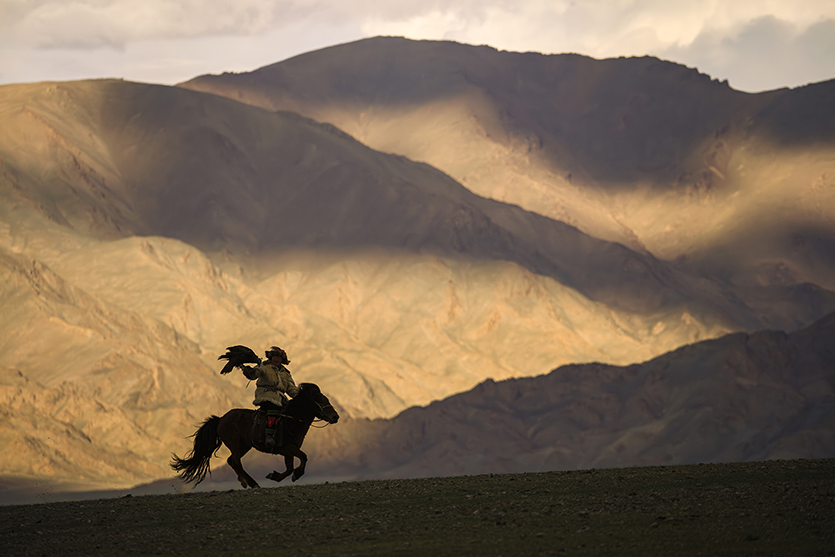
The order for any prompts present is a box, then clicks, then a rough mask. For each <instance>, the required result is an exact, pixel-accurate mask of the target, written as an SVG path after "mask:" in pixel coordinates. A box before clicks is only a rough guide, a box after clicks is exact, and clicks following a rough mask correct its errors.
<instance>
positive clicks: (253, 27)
mask: <svg viewBox="0 0 836 557" xmlns="http://www.w3.org/2000/svg"><path fill="white" fill-rule="evenodd" d="M833 12H834V5H833V2H832V0H804V1H802V2H787V1H785V0H735V1H734V2H728V1H727V0H679V1H677V2H671V1H670V0H0V68H2V70H0V71H3V72H5V74H6V75H7V76H15V75H24V73H22V72H28V73H25V75H26V76H29V75H34V74H35V73H36V71H37V67H35V66H33V67H32V68H31V70H28V69H27V68H26V67H25V65H26V63H27V60H22V59H24V58H25V59H28V60H31V61H32V62H33V64H34V63H38V61H45V60H50V61H51V63H50V65H51V66H52V67H53V68H54V67H55V66H56V65H58V64H57V63H56V62H55V60H57V59H59V58H60V59H66V60H70V59H71V58H73V57H76V60H75V61H74V62H73V63H71V64H70V67H72V66H74V65H75V66H85V65H89V62H88V61H86V60H82V59H81V58H83V57H85V56H87V57H89V58H90V59H91V60H93V59H96V60H105V59H107V60H117V59H118V58H119V55H120V53H122V55H123V56H124V57H125V59H124V62H128V61H132V63H133V65H132V66H131V67H139V66H142V65H143V63H142V62H141V57H142V55H143V51H147V53H148V55H149V56H150V55H152V54H153V55H156V54H157V53H159V52H160V51H164V50H165V48H166V47H168V48H177V49H181V50H184V51H188V52H189V59H190V60H191V61H190V62H189V63H188V64H186V63H185V62H183V60H184V59H185V58H184V57H181V58H182V59H181V58H177V57H176V56H174V57H172V59H171V60H169V61H168V62H166V63H161V62H158V61H151V60H149V61H147V62H145V63H144V65H145V66H146V67H148V66H153V65H155V64H156V65H162V66H165V67H166V68H167V69H166V71H167V73H166V77H165V79H167V80H168V79H170V76H171V75H174V74H175V73H176V71H177V70H176V68H177V67H178V64H179V65H180V67H181V68H182V71H183V72H185V71H188V69H189V68H194V67H196V66H201V67H203V68H206V70H209V69H210V68H214V69H213V71H225V70H240V69H244V68H246V69H255V68H256V67H258V66H259V65H263V64H265V63H272V62H277V61H279V60H281V59H283V58H282V56H289V55H293V54H299V53H302V52H305V51H307V50H314V49H317V48H322V47H325V46H330V45H333V44H337V43H339V42H347V41H349V40H356V39H360V38H363V37H368V36H374V35H401V36H406V37H410V38H415V39H449V40H456V41H459V42H464V43H470V44H489V45H491V46H494V47H496V48H499V49H504V50H517V51H531V50H533V51H539V52H543V53H562V52H577V53H581V54H586V55H589V56H593V57H596V58H605V57H612V56H632V55H645V54H652V55H656V56H660V57H666V58H669V59H671V60H674V61H677V62H683V63H687V64H688V65H694V66H697V67H699V68H700V70H701V71H704V72H707V73H710V74H711V75H712V76H714V77H719V78H729V79H730V80H731V82H732V84H733V85H736V86H738V87H742V88H747V87H762V86H763V85H745V84H748V83H750V82H751V83H756V81H754V79H750V77H748V76H749V74H750V73H756V72H761V73H763V74H766V75H769V74H770V73H772V74H776V73H777V72H776V71H775V69H774V68H772V64H773V63H777V64H778V67H780V71H781V72H784V73H785V74H786V76H785V77H781V78H780V79H778V80H777V81H781V82H783V81H786V80H792V79H801V80H802V81H803V80H809V79H808V78H807V77H804V76H808V75H819V74H820V73H821V71H822V68H823V67H825V66H826V65H827V62H828V59H827V58H826V56H823V55H820V54H816V53H818V52H819V51H820V50H821V49H826V47H827V41H828V40H829V41H830V58H829V60H831V63H830V71H829V74H828V75H829V76H830V77H832V74H833V64H832V51H833V44H832V43H833V40H832V34H833V33H832V27H833V25H832V20H833V17H834V16H833ZM827 22H830V33H829V34H828V29H827ZM778 45H780V48H779V46H778ZM198 46H199V48H198ZM103 49H104V50H110V51H113V52H111V54H107V55H105V54H103V53H102V52H100V51H101V50H103ZM44 51H46V52H47V53H46V54H44ZM50 52H51V54H50ZM113 53H115V54H113ZM233 53H234V54H236V55H240V58H236V59H235V60H234V61H232V64H231V66H222V65H221V64H230V60H231V58H230V55H231V54H233ZM201 56H202V57H203V60H202V61H199V60H197V59H196V58H194V57H201ZM265 57H269V60H267V61H266V62H265ZM213 59H214V64H215V65H214V66H212V64H213ZM178 60H180V61H178ZM775 61H777V62H775ZM62 66H63V64H62ZM802 70H804V71H802ZM118 71H122V70H121V69H120V67H119V65H118V64H116V65H114V66H113V69H112V70H104V72H105V73H106V74H109V75H113V74H114V73H116V72H118ZM736 72H740V73H739V74H738V73H736ZM828 75H824V76H823V77H822V79H824V78H826V77H828ZM63 76H64V74H62V77H63ZM799 76H800V77H799ZM124 77H126V78H128V79H136V78H137V76H136V75H135V74H125V75H124ZM188 77H190V76H189V75H188V74H185V73H184V74H182V76H181V77H180V79H186V78H188ZM0 78H3V76H2V75H0ZM49 78H55V77H54V76H53V75H52V74H50V76H49ZM142 78H143V79H145V80H153V74H152V73H151V72H150V71H149V72H147V73H145V74H143V76H142ZM7 79H8V78H7ZM160 79H161V80H162V79H163V78H162V77H161V78H160ZM782 80H783V81H782ZM175 81H176V80H175ZM159 82H170V81H159Z"/></svg>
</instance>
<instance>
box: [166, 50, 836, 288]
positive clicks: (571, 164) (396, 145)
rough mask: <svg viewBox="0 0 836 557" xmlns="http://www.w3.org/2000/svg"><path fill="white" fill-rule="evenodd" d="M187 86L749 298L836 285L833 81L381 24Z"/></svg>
mask: <svg viewBox="0 0 836 557" xmlns="http://www.w3.org/2000/svg"><path fill="white" fill-rule="evenodd" d="M181 86H182V87H185V88H190V89H195V90H200V91H206V92H211V93H215V94H218V95H223V96H227V97H230V98H233V99H236V100H239V101H242V102H247V103H250V104H253V105H255V106H261V107H264V108H267V109H270V110H293V111H295V112H298V113H300V114H303V115H305V116H308V117H310V118H313V119H315V120H318V121H322V122H329V123H332V124H334V125H336V126H337V127H339V128H340V129H342V130H344V131H346V132H347V133H349V134H351V135H352V136H354V137H356V138H357V139H358V140H360V141H362V142H363V143H365V144H367V145H369V146H371V147H373V148H374V149H377V150H380V151H384V152H391V153H397V154H401V155H404V156H407V157H409V158H411V159H413V160H419V161H424V162H427V163H429V164H432V165H433V166H435V167H437V168H439V169H441V170H443V171H444V172H446V173H448V174H449V175H450V176H452V177H453V178H455V179H456V180H458V181H459V182H461V183H462V184H463V185H465V186H466V187H468V188H470V189H471V190H472V191H474V192H476V193H478V194H480V195H483V196H486V197H491V198H494V199H498V200H502V201H506V202H509V203H514V204H518V205H520V206H521V207H523V208H525V209H528V210H531V211H535V212H538V213H540V214H543V215H546V216H549V217H551V218H555V219H558V220H561V221H564V222H567V223H569V224H571V225H573V226H576V227H578V228H579V229H580V230H582V231H583V232H585V233H587V234H590V235H592V236H595V237H598V238H603V239H607V240H611V241H616V242H619V243H621V244H623V245H625V246H629V247H631V248H632V249H634V250H645V249H646V250H648V251H650V252H651V253H653V254H654V255H655V256H657V257H659V258H661V259H665V260H674V259H677V260H679V261H680V262H681V263H683V264H687V265H688V266H689V267H690V268H693V269H695V270H698V271H699V272H702V273H710V274H714V275H716V276H720V277H722V278H724V279H726V280H729V281H730V282H732V283H733V284H736V285H738V286H739V290H738V294H739V295H740V296H741V297H744V298H745V297H747V296H748V295H749V293H753V292H754V298H757V296H758V294H759V293H758V292H757V290H758V288H759V287H761V286H763V285H788V284H790V285H791V284H803V283H807V282H809V283H813V284H816V285H818V286H819V287H822V288H826V289H829V290H832V288H833V268H834V260H833V252H834V249H833V238H832V230H833V226H834V217H833V210H832V209H833V206H834V197H833V192H834V174H833V164H834V159H833V152H834V149H833V146H834V143H833V122H834V109H833V98H834V89H833V87H834V85H833V81H832V80H831V81H828V82H823V83H818V84H813V85H809V86H807V87H803V88H799V89H795V90H786V89H783V90H778V91H771V92H765V93H759V94H748V93H742V92H739V91H734V90H732V89H730V88H729V87H728V85H727V84H725V83H718V82H716V81H713V80H711V79H710V78H709V77H708V76H706V75H703V74H700V73H699V72H698V71H697V70H695V69H692V68H686V67H684V66H680V65H677V64H674V63H670V62H665V61H661V60H658V59H656V58H651V57H643V58H619V59H607V60H594V59H591V58H588V57H584V56H579V55H575V54H562V55H549V56H544V55H540V54H537V53H515V52H504V51H497V50H495V49H493V48H491V47H487V46H480V47H474V46H468V45H462V44H457V43H453V42H438V41H410V40H406V39H401V38H396V37H376V38H372V39H365V40H362V41H357V42H354V43H348V44H345V45H339V46H335V47H331V48H326V49H322V50H319V51H315V52H311V53H306V54H303V55H300V56H297V57H294V58H291V59H289V60H286V61H283V62H279V63H277V64H273V65H270V66H266V67H264V68H260V69H258V70H255V71H253V72H249V73H242V74H223V75H218V76H200V77H197V78H195V79H193V80H190V81H188V82H186V83H183V84H181ZM754 298H753V299H754Z"/></svg>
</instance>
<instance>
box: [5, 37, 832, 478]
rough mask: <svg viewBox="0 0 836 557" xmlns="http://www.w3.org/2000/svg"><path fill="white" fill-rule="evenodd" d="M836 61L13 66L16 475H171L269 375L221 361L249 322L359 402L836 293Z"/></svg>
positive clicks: (12, 437) (394, 45)
mask: <svg viewBox="0 0 836 557" xmlns="http://www.w3.org/2000/svg"><path fill="white" fill-rule="evenodd" d="M523 62H525V63H523ZM566 64H568V66H565V65H566ZM564 66H565V67H564ZM567 68H568V69H567ZM654 68H655V69H654ZM514 72H517V73H516V74H515V73H514ZM513 75H516V76H517V82H516V83H517V85H513V83H512V81H513V80H512V79H511V76H513ZM651 77H652V79H651ZM828 88H829V89H828ZM195 89H201V90H195ZM828 90H829V91H830V92H829V93H828ZM832 90H833V83H832V81H831V82H827V83H824V84H816V85H811V86H809V87H807V88H802V89H799V90H791V91H789V90H782V91H776V92H771V93H764V94H761V95H748V94H744V93H739V92H736V91H733V90H730V89H728V88H727V87H726V86H725V85H723V84H719V83H716V82H711V81H710V80H708V79H706V78H705V77H704V76H700V75H699V74H698V73H697V72H696V71H694V70H688V69H687V68H683V67H681V66H676V65H675V64H670V63H667V62H660V61H658V60H654V59H645V58H643V59H623V60H622V59H619V60H605V61H596V60H591V59H587V58H584V57H578V56H568V57H544V56H540V55H534V54H524V55H523V54H515V53H505V52H497V51H495V50H493V49H490V48H488V47H465V46H463V45H456V44H454V43H433V42H413V41H405V40H401V39H374V40H369V41H361V42H359V43H353V44H350V45H344V46H340V47H334V48H332V49H325V50H323V51H318V52H315V53H311V54H308V55H305V56H303V57H298V58H294V59H291V60H288V61H286V62H283V63H280V64H278V65H275V66H269V67H267V68H264V69H262V70H259V71H256V72H253V73H252V74H239V75H230V74H225V75H224V76H218V77H214V78H210V77H201V78H198V79H196V80H195V81H192V82H190V83H188V84H185V85H184V86H183V87H167V86H159V85H152V84H138V83H131V82H124V81H118V80H95V81H81V82H65V83H38V84H20V85H8V86H3V87H0V272H2V276H3V282H2V285H3V286H0V314H2V315H3V319H2V320H0V327H2V337H0V338H2V340H0V356H2V362H0V365H2V369H0V399H1V400H2V401H3V406H2V412H3V413H4V415H3V420H2V424H0V437H2V439H3V440H4V442H5V443H6V446H7V447H9V448H10V449H9V450H8V451H6V452H5V453H4V454H5V456H4V457H3V459H2V461H1V462H0V475H2V476H3V477H4V478H5V480H4V484H5V485H11V484H12V483H16V484H20V483H21V482H22V483H23V484H25V483H26V482H40V484H39V485H42V486H44V487H42V489H45V490H63V489H90V488H96V489H105V488H117V487H125V486H130V485H135V484H137V483H141V482H148V481H152V480H155V479H158V478H161V477H167V476H169V475H170V471H169V470H168V468H167V462H168V458H169V455H170V453H171V452H179V453H182V452H183V449H184V446H185V445H187V444H188V441H186V440H185V437H187V436H188V435H190V434H191V433H192V432H193V431H194V426H195V424H197V423H199V422H200V421H201V420H203V419H204V418H205V417H206V416H207V415H209V414H219V413H223V412H225V411H226V410H227V409H229V408H230V407H233V406H243V407H249V406H250V405H251V398H252V390H253V386H252V385H249V386H247V381H246V380H245V379H244V378H243V377H242V376H241V375H239V374H237V373H236V374H232V375H230V376H225V377H221V376H220V375H218V373H217V372H218V370H219V369H220V367H221V366H220V365H219V364H218V362H217V356H218V355H219V354H221V353H223V351H224V350H225V348H226V347H227V346H229V345H232V344H246V345H248V346H251V347H252V348H254V349H255V350H256V351H258V352H261V351H262V350H264V348H266V347H268V346H270V345H273V344H279V345H281V346H283V347H284V348H286V349H287V350H288V353H289V354H290V358H291V360H292V363H291V365H290V368H291V370H292V371H293V373H294V377H295V378H296V380H297V382H302V381H309V382H315V383H318V384H319V385H320V386H321V387H322V389H323V391H324V392H326V394H328V395H329V396H330V397H331V398H332V400H334V401H335V402H336V404H337V406H338V407H339V408H340V411H341V413H342V414H343V416H345V417H346V418H351V419H353V422H347V423H355V424H356V423H361V422H362V420H363V419H366V418H368V419H383V420H385V419H390V418H393V417H395V416H397V415H399V414H401V413H402V412H403V411H404V410H406V409H408V408H410V407H413V406H416V405H418V406H424V405H428V404H430V403H432V402H433V401H439V400H442V399H445V398H447V397H451V396H454V395H457V394H458V393H463V392H466V391H469V390H471V389H473V388H474V387H475V386H476V385H479V384H482V383H483V382H484V381H485V380H487V379H491V380H494V381H503V380H506V379H509V378H524V377H534V376H538V375H541V374H543V373H545V372H547V371H548V370H551V369H554V368H555V367H557V366H561V365H567V364H589V363H592V362H598V364H596V365H614V366H627V365H630V364H634V363H636V362H643V361H648V360H651V359H653V358H655V357H657V356H659V355H661V354H663V353H666V352H669V351H671V350H675V349H677V348H679V347H681V346H683V345H686V344H689V343H694V342H699V341H702V340H705V339H712V338H717V337H720V336H722V335H724V334H727V333H733V332H739V331H742V332H748V333H752V332H755V331H759V330H763V329H779V330H783V331H785V332H787V333H792V332H793V331H796V330H798V329H801V328H803V327H806V326H809V325H810V324H812V323H813V322H815V321H816V320H817V319H819V318H821V317H822V316H824V315H827V314H828V313H830V312H832V311H833V286H832V280H833V236H832V230H833V134H832V125H831V126H830V128H829V131H827V132H826V131H825V129H824V126H823V124H822V122H823V121H824V120H826V118H825V117H829V118H830V123H831V124H832V120H833V118H832V110H833V107H832V102H831V104H830V105H829V108H826V107H825V108H822V109H821V110H819V109H817V110H816V112H815V113H816V117H811V116H810V114H809V113H810V112H811V109H810V106H811V103H812V105H813V106H819V104H822V106H824V104H823V103H822V98H824V97H827V95H828V94H829V95H830V100H831V101H832V96H833V94H832ZM605 92H608V93H607V94H604V93H605ZM219 93H222V94H223V95H226V96H228V97H229V98H225V97H224V96H220V95H219ZM558 93H559V94H558ZM633 97H635V98H636V99H638V100H636V101H635V103H634V104H631V101H630V100H629V99H632V98H633ZM625 99H626V100H625ZM242 101H243V102H242ZM662 101H664V102H662ZM636 103H637V104H636ZM816 103H819V104H816ZM634 105H635V106H634ZM358 107H360V108H362V110H360V109H359V108H358ZM363 107H365V108H363ZM636 107H638V108H636ZM654 107H656V108H655V109H654ZM827 110H830V116H827V114H828V113H827ZM363 111H365V112H363ZM468 111H470V112H468ZM622 113H623V114H622ZM364 114H365V115H364ZM467 114H470V116H467ZM619 114H621V115H622V116H620V117H623V118H626V120H625V122H626V123H627V124H629V126H628V127H627V128H625V129H627V130H628V131H624V132H623V133H624V134H626V135H624V137H621V136H617V135H613V133H615V132H614V131H613V130H614V129H615V128H612V125H614V124H613V122H615V120H613V118H616V116H617V115H619ZM750 120H751V121H750ZM747 122H748V124H747ZM360 123H363V125H362V126H361V125H360ZM627 124H625V125H627ZM364 126H365V127H364ZM491 126H494V127H491ZM723 126H728V128H727V129H726V131H722V128H723ZM479 130H481V131H479ZM718 130H720V131H718ZM721 132H722V133H721ZM521 138H528V139H527V140H525V141H527V142H528V143H525V142H524V141H523V139H521ZM711 138H713V139H711ZM521 141H523V142H522V143H520V142H521ZM639 144H641V145H644V146H643V147H641V146H640V145H639ZM721 144H722V145H725V147H722V145H721ZM422 145H423V147H421V146H422ZM654 145H656V146H657V147H653V146H654ZM664 146H667V147H664ZM663 147H664V148H663ZM721 147H722V148H721ZM655 148H658V149H657V150H658V152H655V151H653V149H655ZM421 149H423V151H421ZM659 149H660V150H659ZM712 149H713V150H712ZM723 149H726V150H727V151H728V153H727V155H728V160H726V162H724V163H722V164H721V163H720V162H718V160H719V159H716V157H715V158H714V159H712V158H711V157H712V156H714V155H710V153H715V154H716V153H720V152H723V153H725V152H726V151H724V150H723ZM828 149H829V151H828ZM654 153H655V154H654ZM716 156H718V157H719V156H720V155H719V154H717V155H716ZM724 156H725V155H724ZM828 157H829V158H828ZM526 161H527V162H526ZM770 165H771V166H770ZM828 165H829V166H828ZM712 169H713V170H712ZM477 170H478V171H477ZM715 170H716V171H717V172H715ZM718 173H719V174H718ZM570 175H571V176H570ZM720 175H722V177H721V176H720ZM711 176H714V178H711ZM677 222H678V223H679V224H678V225H676V226H674V224H675V223H677ZM665 223H667V224H665ZM663 225H664V226H663ZM667 226H671V227H673V228H671V230H670V231H668V232H670V234H668V235H667V236H666V235H665V234H666V233H663V231H664V227H667ZM663 236H664V237H665V238H667V239H665V240H663V239H662V237H663ZM747 246H748V248H747ZM744 248H747V249H744ZM749 248H751V249H749ZM402 415H403V414H401V416H402ZM379 423H383V422H379ZM399 423H403V422H399ZM752 427H756V426H754V425H753V426H752ZM339 430H340V426H335V428H333V432H330V431H329V433H328V434H327V435H332V434H339ZM344 430H345V432H346V435H349V432H352V433H351V436H352V437H351V438H352V439H356V435H359V434H358V433H356V432H357V431H361V430H357V429H350V427H349V426H346V427H345V428H344ZM317 433H318V432H313V433H312V436H311V438H312V441H311V442H312V443H315V441H314V438H315V437H316V434H317ZM328 439H330V437H327V436H326V435H324V436H323V442H326V440H328ZM328 442H330V441H328ZM659 442H660V443H662V440H661V439H660V441H659ZM314 446H316V445H314ZM659 450H661V449H659ZM652 454H657V453H652ZM658 454H661V453H658ZM585 458H586V457H585ZM588 458H594V456H589V457H588ZM334 466H337V465H336V464H334Z"/></svg>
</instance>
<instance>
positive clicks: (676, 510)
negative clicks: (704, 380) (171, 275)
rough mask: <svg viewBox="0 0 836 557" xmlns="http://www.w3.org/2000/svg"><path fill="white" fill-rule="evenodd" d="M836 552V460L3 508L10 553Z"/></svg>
mask: <svg viewBox="0 0 836 557" xmlns="http://www.w3.org/2000/svg"><path fill="white" fill-rule="evenodd" d="M241 552H246V553H247V554H248V555H268V554H270V555H273V554H277V553H278V554H282V555H294V556H296V555H306V556H311V555H319V556H329V555H335V556H337V555H358V556H359V555H362V556H367V555H398V556H401V555H403V556H408V555H433V556H436V555H450V556H460V555H480V556H481V555H489V556H494V555H505V556H525V555H619V556H622V555H636V556H653V555H659V556H663V555H664V556H675V555H799V556H801V555H805V556H806V555H833V554H834V461H833V460H793V461H768V462H751V463H742V464H702V465H690V466H670V467H649V468H621V469H608V470H584V471H572V472H546V473H535V474H503V475H483V476H464V477H454V478H429V479H415V480H386V481H363V482H342V483H332V484H320V485H305V486H295V485H288V486H280V487H275V488H262V489H259V490H251V491H244V490H235V491H224V492H219V491H214V492H205V493H190V494H182V495H155V496H141V497H131V496H126V497H122V498H119V499H101V500H95V501H81V502H71V503H49V504H41V505H24V506H5V507H0V554H2V555H5V556H10V555H50V556H52V555H116V554H118V555H172V554H176V555H233V554H239V553H241Z"/></svg>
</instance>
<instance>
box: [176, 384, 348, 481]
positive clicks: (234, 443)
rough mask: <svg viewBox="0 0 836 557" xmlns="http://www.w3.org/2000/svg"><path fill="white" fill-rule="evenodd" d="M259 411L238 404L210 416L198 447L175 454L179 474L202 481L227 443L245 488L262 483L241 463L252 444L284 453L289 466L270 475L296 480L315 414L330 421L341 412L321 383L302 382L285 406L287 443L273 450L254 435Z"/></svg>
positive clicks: (302, 470) (197, 436)
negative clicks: (295, 462)
mask: <svg viewBox="0 0 836 557" xmlns="http://www.w3.org/2000/svg"><path fill="white" fill-rule="evenodd" d="M255 412H256V411H255V410H245V409H243V408H235V409H233V410H230V411H229V412H227V413H226V414H224V415H223V417H222V418H219V417H218V416H211V417H209V418H208V419H207V420H206V421H205V422H203V425H201V426H200V428H199V429H198V430H197V431H196V432H195V434H194V435H193V437H194V449H192V451H191V453H190V454H189V456H188V457H187V458H179V457H178V456H177V455H176V454H175V455H172V459H171V467H172V468H173V469H174V470H175V471H176V472H178V474H177V476H178V477H179V478H180V479H182V480H183V481H185V482H192V481H194V482H195V485H197V484H199V483H200V482H202V481H203V480H204V478H205V477H206V474H207V472H209V471H210V470H209V460H210V459H211V458H212V456H213V455H214V454H215V453H216V452H217V451H218V449H220V448H221V443H223V444H224V445H226V446H227V448H228V449H229V451H230V452H231V453H232V455H231V456H230V457H229V458H228V459H227V460H226V462H227V464H229V465H230V466H231V467H232V469H233V470H235V473H236V474H238V481H239V482H241V487H243V488H245V489H246V488H247V487H252V488H256V487H259V485H258V483H257V482H256V481H255V480H254V479H253V478H252V477H251V476H250V475H249V474H247V472H245V471H244V467H243V466H241V457H243V456H244V455H245V454H247V452H248V451H249V450H250V449H252V448H255V449H256V450H258V451H261V452H263V453H268V454H274V453H275V454H281V455H284V462H285V465H286V466H287V470H285V471H284V472H282V473H279V472H277V471H275V470H273V472H271V473H270V474H268V475H267V479H270V480H273V481H277V482H280V481H282V480H283V479H285V478H286V477H288V476H289V475H290V474H291V473H292V474H293V478H292V479H293V481H294V482H295V481H296V480H298V479H299V478H300V477H302V474H304V473H305V464H306V463H307V462H308V455H306V454H305V453H303V452H302V450H301V447H302V442H303V441H304V440H305V435H306V434H307V433H308V428H309V427H310V426H311V423H312V422H313V421H314V419H315V418H319V419H320V420H325V421H326V422H328V423H329V424H335V423H337V420H339V419H340V416H339V414H337V411H336V410H334V407H333V406H332V405H331V403H330V402H329V401H328V398H327V397H326V396H325V395H323V394H322V392H321V391H320V390H319V387H317V386H316V385H314V384H313V383H302V384H300V385H299V394H297V395H296V396H295V397H293V399H292V400H290V401H289V402H288V403H287V406H285V412H284V414H285V416H286V417H285V418H284V420H283V421H284V425H283V427H284V435H283V439H284V443H283V444H282V446H281V447H279V448H274V449H273V450H272V451H271V450H270V449H268V448H267V447H266V446H265V445H264V444H262V443H260V442H258V443H257V442H255V441H254V440H253V438H252V429H253V428H252V425H253V417H254V416H255ZM294 457H296V458H298V459H299V461H300V464H299V466H298V467H297V468H295V469H294V468H293V458H294Z"/></svg>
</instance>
